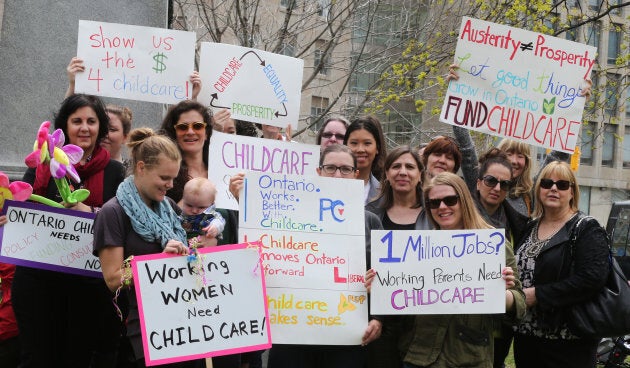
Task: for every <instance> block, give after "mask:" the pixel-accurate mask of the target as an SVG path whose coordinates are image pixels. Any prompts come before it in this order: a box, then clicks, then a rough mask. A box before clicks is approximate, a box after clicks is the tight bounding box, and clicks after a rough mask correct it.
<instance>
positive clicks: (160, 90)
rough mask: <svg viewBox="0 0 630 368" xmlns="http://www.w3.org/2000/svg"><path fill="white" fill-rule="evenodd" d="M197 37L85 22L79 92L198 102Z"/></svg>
mask: <svg viewBox="0 0 630 368" xmlns="http://www.w3.org/2000/svg"><path fill="white" fill-rule="evenodd" d="M195 41H196V37H195V33H194V32H185V31H175V30H172V29H165V28H153V27H141V26H132V25H126V24H115V23H105V22H95V21H87V20H80V21H79V40H78V44H77V56H78V57H79V58H81V59H83V62H84V64H85V71H84V72H83V73H77V75H76V87H75V90H76V91H77V92H82V93H87V94H92V95H98V96H105V97H116V98H124V99H128V100H139V101H148V102H159V103H167V104H176V103H178V102H180V101H182V100H187V99H190V98H192V96H191V94H192V84H191V83H190V82H189V78H190V75H191V74H192V73H193V71H194V67H195V65H194V62H195Z"/></svg>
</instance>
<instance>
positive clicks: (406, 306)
mask: <svg viewBox="0 0 630 368" xmlns="http://www.w3.org/2000/svg"><path fill="white" fill-rule="evenodd" d="M372 267H373V268H374V270H375V271H376V277H375V278H374V280H373V282H372V298H370V300H371V313H373V314H484V313H504V312H505V280H503V278H502V275H501V270H502V269H503V267H505V236H504V230H503V229H484V230H423V231H419V230H416V231H406V230H405V231H403V230H400V231H385V230H374V231H372Z"/></svg>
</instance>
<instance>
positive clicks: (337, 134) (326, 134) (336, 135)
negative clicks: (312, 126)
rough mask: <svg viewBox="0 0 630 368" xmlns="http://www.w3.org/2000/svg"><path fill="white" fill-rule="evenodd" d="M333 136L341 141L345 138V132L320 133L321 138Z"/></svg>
mask: <svg viewBox="0 0 630 368" xmlns="http://www.w3.org/2000/svg"><path fill="white" fill-rule="evenodd" d="M333 136H334V137H335V138H336V139H337V140H338V141H343V139H344V138H345V134H341V133H331V132H326V133H322V138H326V139H330V138H332V137H333Z"/></svg>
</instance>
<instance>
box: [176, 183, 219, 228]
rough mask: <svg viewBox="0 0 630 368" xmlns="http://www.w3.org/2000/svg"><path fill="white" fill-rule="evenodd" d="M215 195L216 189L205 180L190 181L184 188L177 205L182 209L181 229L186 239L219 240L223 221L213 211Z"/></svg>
mask: <svg viewBox="0 0 630 368" xmlns="http://www.w3.org/2000/svg"><path fill="white" fill-rule="evenodd" d="M216 194H217V188H216V187H215V185H214V184H213V183H212V182H211V181H210V180H208V179H206V178H194V179H190V180H189V181H188V182H187V183H186V185H185V186H184V194H183V196H182V200H181V201H180V202H179V205H180V207H181V208H182V216H181V217H182V227H183V228H184V230H186V236H187V237H188V239H191V238H194V237H196V236H199V235H205V236H207V237H209V238H221V233H222V232H223V228H224V227H225V219H224V218H223V216H221V214H220V213H219V212H217V211H216V209H215V206H214V197H215V196H216Z"/></svg>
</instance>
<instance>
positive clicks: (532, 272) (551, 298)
mask: <svg viewBox="0 0 630 368" xmlns="http://www.w3.org/2000/svg"><path fill="white" fill-rule="evenodd" d="M534 188H535V192H534V193H535V198H536V203H535V205H534V213H533V218H534V220H533V221H531V223H530V224H529V225H528V227H527V229H526V236H525V238H524V239H523V241H522V242H521V243H520V245H519V246H518V247H517V248H516V249H517V250H516V258H517V262H518V273H519V276H520V279H521V281H522V283H523V291H524V292H525V301H526V303H527V313H526V314H525V317H524V318H523V320H522V321H521V323H520V324H519V325H518V326H517V327H516V328H515V331H516V333H515V337H514V358H515V362H516V366H517V367H577V368H580V367H584V368H586V367H589V368H590V367H594V366H595V356H596V350H597V343H598V341H597V340H596V339H588V338H580V337H578V336H576V335H575V334H573V333H572V332H571V330H570V329H569V328H568V326H567V323H566V317H567V315H568V313H567V311H568V308H570V307H571V306H572V305H575V304H579V303H581V302H584V301H586V300H588V299H590V298H592V297H593V296H594V295H595V294H596V293H597V292H598V291H599V290H601V288H602V287H603V286H604V284H605V282H606V278H607V275H608V270H609V264H608V257H609V248H608V242H607V235H606V231H605V230H604V229H603V228H602V227H601V226H600V225H599V223H598V222H597V221H596V220H595V219H592V218H587V219H585V220H584V221H580V218H582V217H583V216H584V215H583V214H582V213H581V212H579V210H578V200H579V198H580V191H579V189H578V188H579V187H578V184H577V182H576V178H575V175H574V174H573V171H572V170H571V168H570V167H569V165H568V164H567V163H565V162H560V161H555V162H552V163H550V164H548V165H547V166H546V167H544V168H543V170H542V171H541V173H540V175H539V177H538V180H537V181H536V185H535V187H534ZM578 222H579V225H578V226H576V225H577V224H578ZM572 238H574V241H571V239H572Z"/></svg>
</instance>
